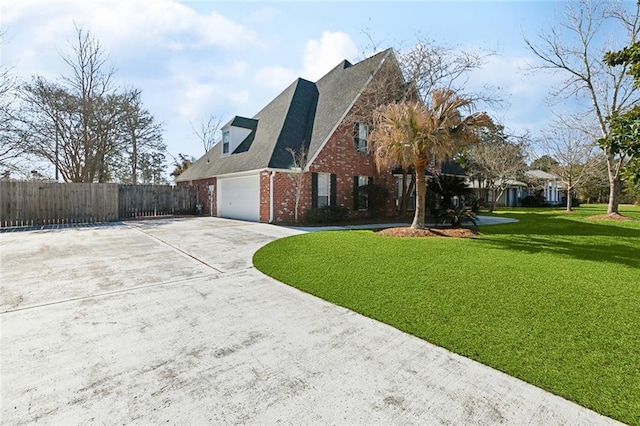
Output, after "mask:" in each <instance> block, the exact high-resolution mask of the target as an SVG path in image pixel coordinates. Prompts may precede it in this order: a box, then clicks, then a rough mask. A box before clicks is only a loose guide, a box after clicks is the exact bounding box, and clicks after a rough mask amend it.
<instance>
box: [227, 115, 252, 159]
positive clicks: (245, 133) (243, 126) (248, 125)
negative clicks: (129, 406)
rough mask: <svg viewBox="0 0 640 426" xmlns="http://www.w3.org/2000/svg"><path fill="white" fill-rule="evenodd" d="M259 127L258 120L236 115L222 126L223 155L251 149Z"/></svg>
mask: <svg viewBox="0 0 640 426" xmlns="http://www.w3.org/2000/svg"><path fill="white" fill-rule="evenodd" d="M257 128H258V120H254V119H252V118H245V117H238V116H236V117H234V118H233V120H231V121H230V122H229V123H227V124H225V125H224V126H223V127H222V156H223V157H226V156H228V155H231V154H237V153H239V152H245V151H248V150H249V147H250V146H251V143H252V142H253V139H254V137H255V134H256V129H257Z"/></svg>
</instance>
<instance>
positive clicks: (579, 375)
mask: <svg viewBox="0 0 640 426" xmlns="http://www.w3.org/2000/svg"><path fill="white" fill-rule="evenodd" d="M604 212H605V207H604V206H597V207H593V206H591V207H590V206H586V207H581V208H579V209H578V210H577V211H576V213H573V214H566V213H564V212H561V211H558V210H549V209H531V210H524V209H523V210H505V211H504V212H500V213H498V215H500V216H504V217H513V218H517V219H519V220H520V222H519V223H514V224H505V225H493V226H486V227H481V228H480V231H481V232H482V235H481V236H480V237H479V238H476V239H453V238H444V237H436V238H393V237H383V236H379V235H376V234H375V233H373V232H370V231H331V232H313V233H308V234H303V235H298V236H294V237H289V238H284V239H281V240H278V241H274V242H272V243H271V244H268V245H267V246H265V247H263V248H262V249H260V250H259V251H258V252H257V253H256V254H255V256H254V259H253V260H254V264H255V266H256V267H257V268H258V269H259V270H261V271H263V272H264V273H266V274H268V275H270V276H272V277H274V278H276V279H278V280H280V281H283V282H285V283H287V284H289V285H291V286H293V287H296V288H299V289H301V290H303V291H305V292H308V293H311V294H314V295H317V296H319V297H321V298H323V299H326V300H328V301H330V302H332V303H335V304H337V305H341V306H345V307H347V308H349V309H352V310H354V311H356V312H359V313H361V314H363V315H366V316H368V317H371V318H375V319H377V320H379V321H382V322H385V323H387V324H390V325H392V326H394V327H396V328H398V329H400V330H403V331H406V332H408V333H411V334H413V335H416V336H418V337H421V338H423V339H425V340H428V341H429V342H432V343H435V344H436V345H439V346H442V347H445V348H447V349H449V350H451V351H453V352H456V353H458V354H461V355H464V356H466V357H469V358H472V359H475V360H477V361H480V362H482V363H483V364H486V365H489V366H492V367H494V368H496V369H499V370H502V371H504V372H506V373H508V374H510V375H512V376H515V377H519V378H521V379H523V380H525V381H527V382H529V383H532V384H534V385H536V386H539V387H542V388H544V389H547V390H549V391H551V392H553V393H555V394H558V395H561V396H563V397H565V398H567V399H569V400H572V401H575V402H577V403H578V404H581V405H583V406H585V407H588V408H591V409H593V410H595V411H598V412H600V413H602V414H605V415H607V416H610V417H613V418H615V419H617V420H620V421H623V422H626V423H629V424H640V220H638V221H625V222H622V221H592V220H587V219H585V217H586V216H589V215H593V214H602V213H604ZM621 212H622V213H623V214H625V215H628V216H632V217H636V218H639V219H640V208H637V207H633V206H625V207H623V208H622V209H621Z"/></svg>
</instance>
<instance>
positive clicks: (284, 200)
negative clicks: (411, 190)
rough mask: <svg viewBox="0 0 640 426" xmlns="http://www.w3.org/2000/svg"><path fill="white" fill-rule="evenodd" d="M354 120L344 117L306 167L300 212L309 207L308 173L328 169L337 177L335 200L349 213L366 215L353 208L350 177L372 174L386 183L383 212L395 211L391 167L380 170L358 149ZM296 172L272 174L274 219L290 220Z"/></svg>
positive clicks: (381, 182) (309, 178)
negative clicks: (385, 199)
mask: <svg viewBox="0 0 640 426" xmlns="http://www.w3.org/2000/svg"><path fill="white" fill-rule="evenodd" d="M353 126H354V123H353V122H352V121H351V120H349V119H347V120H345V121H344V122H343V123H342V124H341V125H340V126H339V127H338V129H337V130H336V132H334V134H333V135H332V136H331V138H330V139H329V141H328V142H327V144H326V145H325V147H324V149H323V150H322V151H321V152H320V154H319V155H318V156H317V157H316V159H315V161H314V162H313V164H312V165H311V166H310V167H309V170H310V173H305V174H304V176H303V190H302V194H301V198H300V206H299V216H300V218H303V217H304V212H305V211H306V210H307V209H309V208H311V173H331V174H335V175H336V177H337V187H336V203H337V204H338V205H342V206H345V207H347V208H348V209H349V214H350V216H352V217H355V216H363V215H366V214H367V212H358V211H354V210H353V177H354V176H371V177H373V178H374V183H376V184H379V185H383V186H385V187H387V190H388V191H389V200H388V202H387V209H386V214H388V215H392V214H394V213H395V203H396V197H397V193H396V187H395V178H394V177H393V175H392V174H391V170H390V169H388V170H384V171H381V172H380V173H379V172H378V170H377V169H376V165H375V162H374V160H373V155H371V154H368V153H359V152H357V150H356V147H355V145H354V142H353ZM294 182H295V175H293V174H287V173H279V172H278V173H276V175H275V178H274V187H275V190H274V222H292V221H293V219H294V210H295V183H294Z"/></svg>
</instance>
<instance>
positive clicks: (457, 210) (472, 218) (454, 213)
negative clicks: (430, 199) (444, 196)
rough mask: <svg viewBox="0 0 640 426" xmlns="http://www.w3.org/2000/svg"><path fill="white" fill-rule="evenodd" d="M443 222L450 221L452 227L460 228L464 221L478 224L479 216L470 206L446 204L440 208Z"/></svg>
mask: <svg viewBox="0 0 640 426" xmlns="http://www.w3.org/2000/svg"><path fill="white" fill-rule="evenodd" d="M438 216H440V219H441V223H450V224H451V226H452V227H454V228H459V227H461V226H462V224H463V223H466V222H471V223H473V224H474V225H476V224H477V220H478V216H476V214H475V213H474V212H473V211H472V210H471V209H470V208H468V207H454V206H445V207H443V208H441V209H440V214H439V215H438Z"/></svg>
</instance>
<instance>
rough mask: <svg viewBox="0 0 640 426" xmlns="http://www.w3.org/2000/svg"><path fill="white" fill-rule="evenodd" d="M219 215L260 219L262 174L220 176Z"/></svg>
mask: <svg viewBox="0 0 640 426" xmlns="http://www.w3.org/2000/svg"><path fill="white" fill-rule="evenodd" d="M217 202H218V217H227V218H230V219H243V220H251V221H254V222H259V221H260V175H254V176H245V177H237V178H223V179H220V178H218V197H217Z"/></svg>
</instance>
